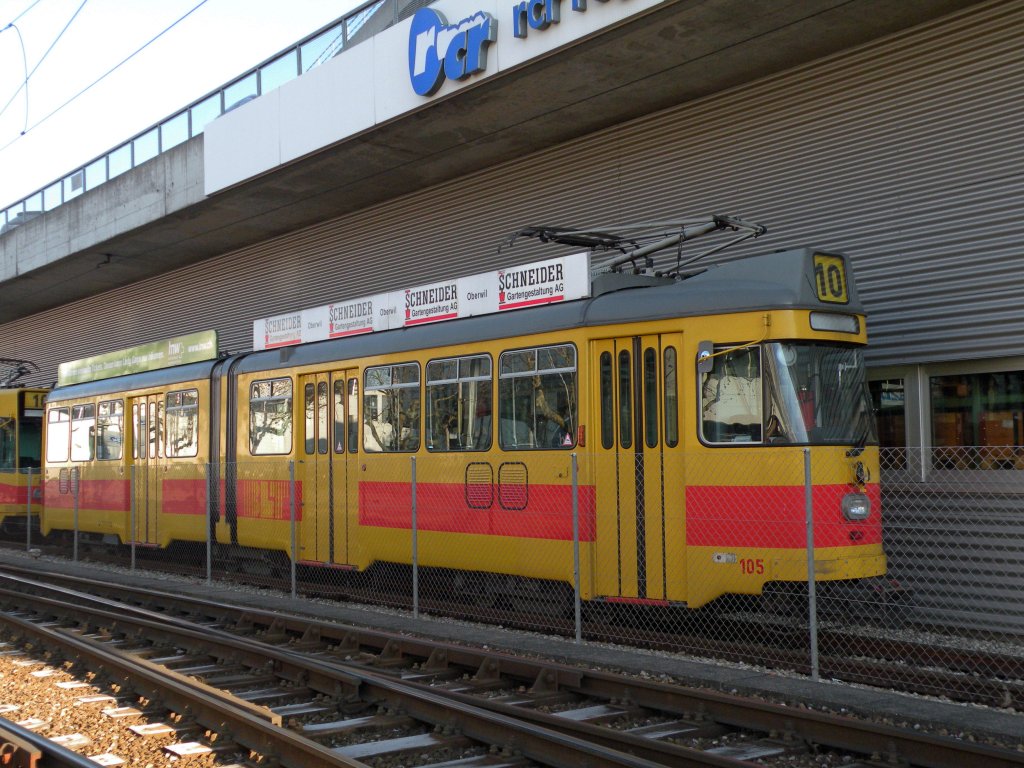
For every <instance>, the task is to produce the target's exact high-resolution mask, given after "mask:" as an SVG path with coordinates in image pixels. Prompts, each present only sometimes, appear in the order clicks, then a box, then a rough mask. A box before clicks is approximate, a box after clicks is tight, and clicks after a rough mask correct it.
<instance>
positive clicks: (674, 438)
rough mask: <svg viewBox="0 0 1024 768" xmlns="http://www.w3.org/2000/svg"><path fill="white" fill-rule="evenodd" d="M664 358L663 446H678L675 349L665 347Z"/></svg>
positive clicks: (677, 390)
mask: <svg viewBox="0 0 1024 768" xmlns="http://www.w3.org/2000/svg"><path fill="white" fill-rule="evenodd" d="M663 357H664V358H665V360H664V363H665V370H664V376H665V445H667V446H669V447H670V448H674V447H675V446H677V445H679V389H678V379H677V377H676V348H675V347H666V348H665V353H664V355H663Z"/></svg>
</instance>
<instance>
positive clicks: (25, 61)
mask: <svg viewBox="0 0 1024 768" xmlns="http://www.w3.org/2000/svg"><path fill="white" fill-rule="evenodd" d="M22 15H24V14H22ZM19 18H20V17H19ZM7 29H13V30H14V31H15V32H17V33H18V42H19V43H21V64H22V66H23V67H24V71H25V79H24V80H23V81H22V83H21V85H20V86H18V89H17V90H16V91H15V92H14V94H13V95H12V96H11V98H10V100H9V101H8V102H7V103H6V104H4V108H3V109H0V115H2V114H3V113H4V112H5V111H7V107H9V106H10V105H11V102H13V101H14V99H15V98H16V97H17V95H18V94H19V93H20V92H21V90H22V89H24V90H25V122H24V125H23V126H22V129H21V134H20V135H22V136H24V135H25V131H27V130H28V56H27V55H26V53H25V40H24V39H23V38H22V36H21V30H20V29H18V27H17V25H15V23H14V22H13V21H12V22H11V23H10V24H8V25H7V26H6V27H4V30H5V31H6V30H7Z"/></svg>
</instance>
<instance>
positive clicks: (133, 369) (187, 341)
mask: <svg viewBox="0 0 1024 768" xmlns="http://www.w3.org/2000/svg"><path fill="white" fill-rule="evenodd" d="M216 356H217V332H216V331H200V332H199V333H190V334H188V335H187V336H177V337H175V338H173V339H165V340H164V341H154V342H152V343H150V344H140V345H139V346H137V347H131V348H130V349H122V350H119V351H117V352H108V353H106V354H104V355H96V356H94V357H87V358H85V359H84V360H73V361H72V362H70V363H61V364H60V366H59V367H58V368H57V386H59V387H64V386H67V385H68V384H81V383H82V382H83V381H96V380H97V379H110V378H113V377H114V376H124V375H125V374H128V373H141V372H142V371H155V370H157V369H159V368H170V367H172V366H175V365H184V364H186V363H198V362H200V361H202V360H212V359H213V358H215V357H216Z"/></svg>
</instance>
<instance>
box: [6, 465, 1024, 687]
mask: <svg viewBox="0 0 1024 768" xmlns="http://www.w3.org/2000/svg"><path fill="white" fill-rule="evenodd" d="M985 450H986V451H990V450H991V448H986V449H985ZM851 454H852V455H851ZM1006 462H1007V460H1006V459H1005V458H1004V457H1002V456H992V455H989V454H988V453H984V454H983V453H982V450H981V449H957V450H956V451H953V450H952V449H949V448H941V449H939V448H936V449H914V450H909V449H888V450H882V451H881V452H880V454H879V453H878V452H877V449H873V448H867V449H865V450H863V451H857V450H854V451H848V450H845V449H842V448H836V449H811V450H801V449H780V450H767V449H765V448H760V447H751V448H749V449H746V450H730V451H728V452H726V451H701V452H699V453H697V452H694V453H683V452H677V453H674V454H673V453H671V452H659V451H648V450H645V449H643V448H642V447H641V449H640V450H638V451H636V452H633V453H630V454H628V455H622V454H616V453H614V452H607V453H605V454H601V453H600V452H591V453H586V454H581V455H579V456H578V455H577V454H575V453H569V452H562V451H545V452H535V453H532V454H531V453H524V454H523V458H522V460H518V461H505V460H501V461H492V460H489V457H488V456H487V455H485V454H478V455H471V454H458V455H453V454H428V455H425V456H424V455H419V456H415V457H414V456H411V455H401V454H390V455H352V456H328V455H324V456H322V457H321V456H314V457H310V458H309V459H308V460H306V461H300V462H286V461H261V462H256V461H253V462H239V463H233V464H212V465H195V464H187V463H171V462H166V463H163V464H160V465H155V466H149V467H147V466H142V465H136V466H135V467H133V468H130V469H128V470H123V471H122V470H120V469H118V468H116V467H115V468H112V469H108V470H102V469H94V468H93V467H89V466H85V467H83V468H81V469H75V470H67V469H62V470H54V469H51V470H47V474H46V477H45V498H46V510H45V513H44V514H43V517H42V529H41V531H40V529H39V528H38V527H35V526H34V525H30V526H29V527H28V529H27V531H28V532H27V534H26V536H27V543H28V545H29V546H34V545H37V543H38V545H41V544H42V543H43V541H44V539H43V538H42V537H41V536H40V533H41V534H44V535H45V537H46V538H45V542H46V543H47V544H49V545H54V546H60V547H62V548H63V551H64V552H65V553H66V554H67V555H68V556H69V557H72V558H76V559H80V558H90V559H98V558H101V557H102V558H120V559H121V561H122V562H125V564H129V565H131V566H132V567H136V566H141V565H144V566H145V567H147V568H163V569H174V570H176V571H178V572H185V573H188V574H190V575H193V576H197V577H200V578H206V579H209V580H221V579H224V580H232V581H235V582H238V581H243V582H246V583H254V584H260V585H265V586H271V587H276V588H280V589H284V590H290V591H291V593H292V594H294V595H308V596H318V597H333V598H337V599H341V600H349V601H357V602H361V603H368V604H374V605H386V606H391V607H394V608H399V609H405V610H409V611H412V612H413V613H414V614H416V615H419V614H424V613H426V614H433V615H446V616H458V617H461V618H464V619H469V620H480V621H485V622H494V623H499V624H501V625H503V626H510V627H518V628H525V629H531V630H536V631H542V632H552V633H557V634H561V635H565V636H569V637H576V638H588V639H600V640H610V641H615V642H622V643H629V644H641V645H646V646H654V647H658V648H667V649H671V650H676V651H684V652H689V653H692V654H697V655H702V656H708V657H713V658H718V659H726V660H744V661H749V662H755V663H763V664H766V665H770V666H773V667H779V666H781V667H786V668H791V669H797V670H799V671H804V672H808V673H810V674H812V675H818V674H819V673H821V674H827V675H829V676H831V677H843V676H844V672H843V669H847V667H844V666H842V665H841V664H838V663H837V659H839V658H840V657H842V658H845V659H849V658H850V657H852V656H859V657H872V658H874V657H884V658H891V657H894V656H898V655H899V654H900V653H902V652H905V649H906V645H905V644H906V643H907V642H908V641H909V640H915V641H920V640H921V639H922V638H925V637H931V638H936V641H937V642H939V643H940V644H942V645H943V646H944V647H963V648H969V647H972V644H977V643H979V642H980V641H989V642H993V641H1004V642H1005V643H1006V644H1007V647H1012V645H1013V644H1015V643H1016V642H1017V641H1019V637H1020V634H1021V633H1022V632H1024V597H1022V595H1024V590H1022V587H1024V555H1022V552H1024V525H1022V523H1021V522H1020V518H1021V501H1022V499H1024V495H1022V494H1024V479H1022V478H1021V477H1020V473H1018V472H1015V471H1014V469H1016V460H1015V459H1014V460H1013V461H1010V463H1009V464H1007V463H1006ZM879 465H880V467H881V469H880V470H879ZM879 475H880V476H879ZM38 479H39V478H38V476H37V477H36V478H35V482H36V483H38ZM879 481H880V482H879ZM30 495H31V494H30ZM26 515H28V516H30V515H31V510H30V508H29V506H28V504H26ZM28 537H31V538H28ZM809 573H811V574H814V578H813V579H810V578H808V574H809ZM981 673H982V674H984V670H982V671H981ZM851 674H852V673H851ZM854 676H855V677H857V679H864V673H858V674H857V675H854ZM878 682H885V683H889V682H892V681H891V680H888V679H881V678H880V679H879V680H878Z"/></svg>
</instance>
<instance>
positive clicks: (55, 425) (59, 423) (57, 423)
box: [46, 408, 71, 462]
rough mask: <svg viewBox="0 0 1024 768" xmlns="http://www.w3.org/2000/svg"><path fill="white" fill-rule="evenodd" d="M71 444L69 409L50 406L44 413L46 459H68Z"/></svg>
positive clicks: (50, 460) (51, 460) (54, 460)
mask: <svg viewBox="0 0 1024 768" xmlns="http://www.w3.org/2000/svg"><path fill="white" fill-rule="evenodd" d="M70 444H71V409H70V408H51V409H50V411H49V412H48V413H47V414H46V460H47V461H49V462H63V461H67V460H68V456H69V455H70V453H69V446H70Z"/></svg>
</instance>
